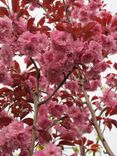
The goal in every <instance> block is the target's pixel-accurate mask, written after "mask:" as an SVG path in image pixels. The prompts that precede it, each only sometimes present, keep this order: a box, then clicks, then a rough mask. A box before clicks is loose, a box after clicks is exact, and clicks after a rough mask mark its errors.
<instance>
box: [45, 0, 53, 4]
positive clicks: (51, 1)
mask: <svg viewBox="0 0 117 156" xmlns="http://www.w3.org/2000/svg"><path fill="white" fill-rule="evenodd" d="M54 1H55V0H43V4H44V5H49V4H52V3H53V2H54Z"/></svg>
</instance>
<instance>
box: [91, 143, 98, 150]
mask: <svg viewBox="0 0 117 156" xmlns="http://www.w3.org/2000/svg"><path fill="white" fill-rule="evenodd" d="M98 149H99V145H98V144H93V145H91V150H93V151H94V152H97V151H98Z"/></svg>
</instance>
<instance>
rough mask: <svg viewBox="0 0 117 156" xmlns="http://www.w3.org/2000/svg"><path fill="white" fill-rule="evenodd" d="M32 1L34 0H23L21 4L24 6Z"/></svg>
mask: <svg viewBox="0 0 117 156" xmlns="http://www.w3.org/2000/svg"><path fill="white" fill-rule="evenodd" d="M30 2H32V0H22V2H21V6H22V7H24V6H25V5H26V4H28V3H30Z"/></svg>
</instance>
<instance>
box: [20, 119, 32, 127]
mask: <svg viewBox="0 0 117 156" xmlns="http://www.w3.org/2000/svg"><path fill="white" fill-rule="evenodd" d="M22 122H24V123H25V124H27V125H29V126H32V125H33V119H32V118H26V119H24V120H22Z"/></svg>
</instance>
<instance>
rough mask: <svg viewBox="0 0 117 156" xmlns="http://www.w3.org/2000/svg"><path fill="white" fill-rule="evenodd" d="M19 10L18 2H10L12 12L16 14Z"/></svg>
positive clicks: (13, 0)
mask: <svg viewBox="0 0 117 156" xmlns="http://www.w3.org/2000/svg"><path fill="white" fill-rule="evenodd" d="M19 9H20V6H19V0H12V10H13V12H18V11H19Z"/></svg>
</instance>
